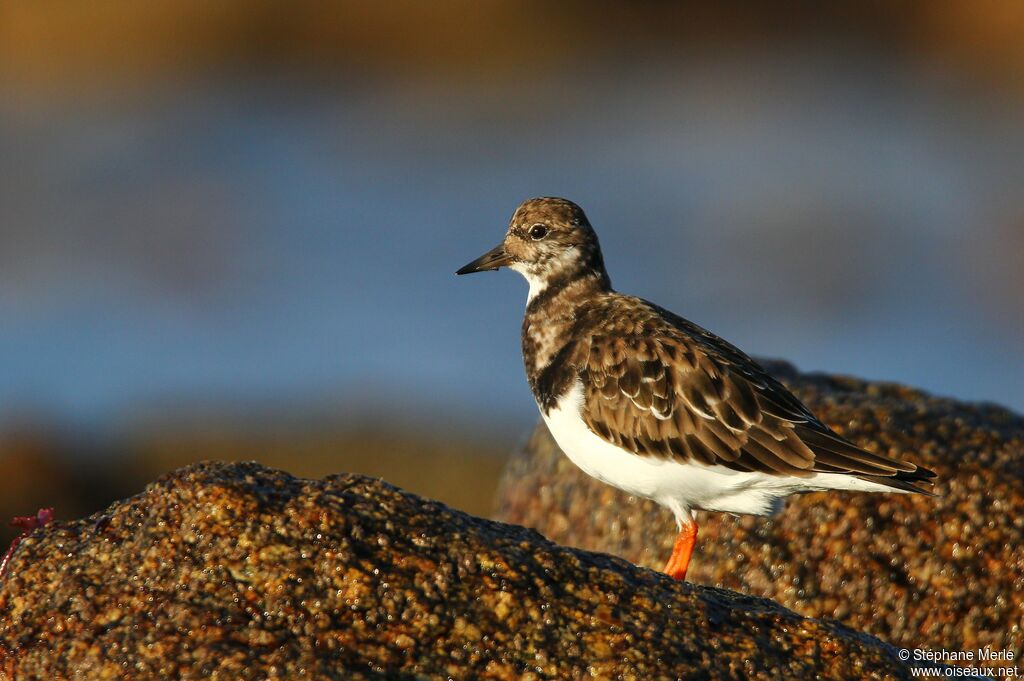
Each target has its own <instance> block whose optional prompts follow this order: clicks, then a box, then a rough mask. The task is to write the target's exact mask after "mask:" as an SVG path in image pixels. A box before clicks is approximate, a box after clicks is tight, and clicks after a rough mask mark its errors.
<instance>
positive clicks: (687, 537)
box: [665, 520, 697, 580]
mask: <svg viewBox="0 0 1024 681" xmlns="http://www.w3.org/2000/svg"><path fill="white" fill-rule="evenodd" d="M696 543H697V523H695V522H694V521H693V520H691V521H690V522H688V523H687V522H684V523H683V526H682V527H680V528H679V536H678V537H676V543H675V545H674V546H673V547H672V555H671V557H669V559H668V563H667V564H666V565H665V574H666V575H668V576H669V577H671V578H672V579H680V580H682V579H686V568H688V567H690V556H692V555H693V545H694V544H696Z"/></svg>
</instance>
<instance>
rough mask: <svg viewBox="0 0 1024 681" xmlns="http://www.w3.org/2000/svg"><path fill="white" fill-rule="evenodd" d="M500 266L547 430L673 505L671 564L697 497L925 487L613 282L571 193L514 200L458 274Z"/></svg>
mask: <svg viewBox="0 0 1024 681" xmlns="http://www.w3.org/2000/svg"><path fill="white" fill-rule="evenodd" d="M501 267H508V268H510V269H512V270H515V271H516V272H519V273H520V274H521V275H523V277H525V278H526V281H527V282H528V283H529V286H530V291H529V294H528V297H527V304H526V315H525V317H524V319H523V332H522V343H523V361H524V363H525V365H526V376H527V379H528V381H529V384H530V388H531V389H532V391H533V396H534V398H535V399H536V402H537V407H538V408H539V409H540V413H541V416H542V418H543V419H544V422H545V423H546V424H547V427H548V429H549V430H550V431H551V435H552V436H553V437H554V439H555V441H556V442H557V443H558V446H559V447H560V448H561V449H562V451H563V452H564V453H565V454H566V455H567V456H568V457H569V459H571V460H572V461H573V462H574V463H575V464H576V465H577V466H579V467H580V468H581V469H582V470H583V471H584V472H586V473H588V474H589V475H591V476H593V477H595V478H597V479H598V480H601V481H602V482H605V483H607V484H609V485H612V486H614V487H617V488H619V489H621V490H624V491H625V492H627V493H629V494H632V495H635V496H639V497H645V498H648V499H652V500H654V501H655V502H657V503H659V504H661V505H662V506H665V507H667V508H668V509H669V510H671V511H672V513H673V515H674V516H675V519H676V524H677V525H678V528H679V534H678V536H677V537H676V540H675V544H674V546H673V550H672V555H671V557H670V558H669V561H668V563H667V565H666V566H665V572H666V573H667V574H669V575H670V576H672V577H673V578H675V579H685V577H686V571H687V568H688V566H689V564H690V557H691V555H692V554H693V547H694V544H695V542H696V539H697V523H696V521H695V519H694V515H693V512H694V510H697V509H700V510H705V511H718V512H725V513H732V514H754V515H771V514H773V513H776V512H778V511H779V510H780V509H781V507H782V502H783V500H784V499H785V498H786V497H787V496H789V495H791V494H795V493H799V492H811V491H818V490H855V491H862V492H903V493H907V492H910V493H919V494H931V492H930V487H931V484H932V481H931V479H932V478H934V477H935V474H934V473H933V472H932V471H930V470H928V469H926V468H923V467H921V466H917V465H915V464H913V463H910V462H908V461H899V460H896V459H892V458H889V457H886V456H883V455H880V454H875V453H872V452H869V451H866V450H864V449H862V448H861V447H858V446H857V445H855V444H853V443H852V442H850V441H848V440H846V439H845V438H843V437H841V436H840V435H838V434H837V433H835V432H834V431H833V430H832V429H831V428H829V427H828V426H827V425H825V424H824V423H822V422H821V421H820V420H819V419H818V418H817V417H815V416H814V414H812V413H811V411H810V410H809V409H808V408H807V407H806V406H805V405H804V404H803V403H801V402H800V400H799V399H797V398H796V396H794V395H793V394H792V393H791V392H790V391H789V390H787V389H786V388H785V387H784V386H783V385H782V384H781V383H779V382H778V381H777V380H776V379H774V378H772V376H770V375H769V374H768V372H767V371H765V370H764V369H763V368H762V367H761V366H760V365H759V364H758V363H757V362H755V361H754V360H752V359H751V358H750V357H748V356H747V355H746V354H744V353H743V352H742V351H740V350H739V349H738V348H736V347H735V346H733V345H731V344H730V343H728V342H726V341H725V340H723V339H721V338H719V337H718V336H716V335H714V334H713V333H711V332H710V331H707V330H706V329H703V328H701V327H700V326H698V325H696V324H694V323H693V322H691V321H688V320H686V319H683V318H682V317H680V316H678V315H676V314H673V313H672V312H669V311H668V310H666V309H664V308H662V307H659V306H657V305H655V304H654V303H651V302H648V301H646V300H643V299H641V298H636V297H634V296H628V295H624V294H621V293H617V292H616V291H614V290H613V289H612V285H611V280H610V279H609V277H608V273H607V272H606V270H605V266H604V259H603V257H602V255H601V247H600V245H599V243H598V240H597V234H596V233H595V232H594V230H593V228H592V227H591V226H590V222H589V221H588V220H587V217H586V215H584V213H583V210H582V209H581V208H580V207H579V206H577V205H576V204H575V203H573V202H571V201H568V200H566V199H560V198H538V199H530V200H528V201H525V202H524V203H523V204H522V205H520V206H519V208H517V209H516V211H515V214H514V215H513V216H512V219H511V221H510V223H509V226H508V231H507V232H506V234H505V238H504V240H503V241H502V242H501V244H499V245H498V246H497V247H495V248H493V249H491V250H490V251H488V252H487V253H485V254H483V255H482V256H480V257H479V258H477V259H476V260H474V261H472V262H470V263H469V264H467V265H465V266H464V267H462V268H461V269H459V270H458V271H457V272H456V274H469V273H472V272H482V271H486V270H497V269H499V268H501Z"/></svg>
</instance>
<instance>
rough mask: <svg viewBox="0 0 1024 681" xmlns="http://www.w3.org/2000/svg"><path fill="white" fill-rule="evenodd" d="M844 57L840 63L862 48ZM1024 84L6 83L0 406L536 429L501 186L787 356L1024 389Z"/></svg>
mask: <svg viewBox="0 0 1024 681" xmlns="http://www.w3.org/2000/svg"><path fill="white" fill-rule="evenodd" d="M851 64H852V66H851ZM1022 109H1024V104H1022V103H1021V102H1020V101H1019V100H1003V99H994V98H993V96H991V95H986V96H981V95H979V94H978V93H976V92H974V91H972V90H971V89H970V88H969V87H968V86H966V85H963V84H949V83H944V82H933V81H932V80H930V79H929V78H928V74H919V73H911V72H907V73H903V74H893V73H890V72H888V71H886V70H885V69H883V68H882V67H880V66H878V65H876V64H874V63H873V62H871V61H869V60H865V61H864V62H863V63H861V62H858V61H857V60H856V59H854V60H852V61H851V60H850V59H845V60H842V61H838V62H836V63H828V62H826V63H821V62H819V61H816V60H809V59H798V60H796V61H792V60H784V59H780V60H776V61H774V62H773V61H770V60H751V61H749V62H747V61H743V60H738V61H736V60H723V61H721V62H715V61H709V62H707V63H688V64H685V65H676V64H671V65H649V64H648V65H643V64H640V65H637V66H636V67H634V68H633V69H632V70H631V69H625V70H621V71H613V72H609V71H608V70H607V68H604V67H602V68H596V67H595V68H592V69H581V70H580V71H579V72H573V73H562V74H557V75H555V76H549V77H546V78H543V79H538V78H532V77H530V78H528V77H526V76H524V77H523V79H522V80H512V81H509V82H504V83H501V84H489V85H481V84H479V83H476V84H467V83H460V84H447V83H444V82H440V81H439V82H430V83H422V82H420V83H410V82H373V81H363V82H356V83H352V82H324V81H323V80H320V81H315V82H313V81H309V80H306V81H290V80H289V79H288V78H287V77H285V76H281V75H279V76H277V77H274V78H266V79H262V80H248V81H244V82H238V81H237V80H233V79H228V78H225V79H223V80H219V79H212V80H209V81H205V82H202V83H197V82H191V83H177V84H165V85H160V86H153V87H152V88H149V89H147V90H146V91H144V92H135V91H131V92H127V93H121V94H119V95H116V96H115V95H114V94H112V93H104V94H93V95H91V96H88V97H87V96H81V95H79V96H73V97H72V96H67V97H64V98H58V99H52V98H41V99H38V100H36V99H25V100H23V101H15V102H6V103H4V104H2V105H0V174H2V176H3V177H4V178H5V179H4V181H3V182H2V186H0V318H2V319H3V325H2V327H0V414H2V415H3V416H2V417H0V422H4V421H11V420H17V419H19V418H23V417H25V416H26V415H28V416H31V417H33V418H43V419H48V420H51V421H53V422H57V423H60V422H67V423H84V424H92V425H100V426H109V425H116V424H124V423H126V422H130V421H131V420H132V418H133V415H135V414H138V413H141V412H146V413H149V414H152V413H157V414H160V413H164V414H166V415H168V417H170V418H173V415H174V413H175V411H176V410H178V409H182V408H186V407H187V406H188V405H190V404H193V403H196V402H203V403H212V404H221V405H236V406H237V407H238V409H240V410H241V411H244V410H245V409H246V406H247V405H254V404H281V405H282V406H286V405H294V404H305V403H309V402H316V401H318V400H323V401H327V402H336V403H338V404H340V405H349V406H350V407H351V408H353V409H357V410H358V411H360V413H376V414H379V415H381V416H382V417H384V418H386V419H395V420H396V421H402V420H403V419H404V418H412V417H422V416H426V417H430V418H433V417H437V418H440V419H443V420H445V421H450V422H452V423H453V424H464V423H465V422H466V421H467V420H468V419H474V418H475V419H483V423H488V422H493V423H496V424H497V423H503V424H508V423H514V424H520V423H521V424H523V425H524V426H525V425H526V424H528V423H530V421H531V420H532V419H533V418H534V407H533V405H532V401H531V399H530V397H529V394H528V391H527V388H526V385H525V380H524V378H523V376H522V367H521V363H520V357H519V337H518V334H519V324H520V315H521V312H522V309H523V306H524V301H525V291H526V287H525V284H524V283H523V282H522V281H521V280H519V279H518V277H517V276H516V275H514V274H512V273H509V272H503V273H498V274H483V275H476V276H474V277H460V278H458V279H456V278H455V277H454V276H453V272H454V270H455V269H456V268H457V267H459V266H460V265H462V264H464V263H465V262H466V261H468V260H470V259H471V258H473V257H476V256H477V255H479V254H480V253H482V252H483V251H484V250H486V249H488V248H490V247H491V246H493V245H494V244H495V243H497V241H498V240H499V239H500V238H501V236H502V232H503V230H504V228H505V224H506V221H507V219H508V217H509V216H510V215H511V213H512V211H513V209H514V208H515V206H516V204H517V203H518V202H519V201H520V200H521V199H523V198H526V197H529V196H533V195H562V196H566V197H569V198H572V199H573V200H575V201H577V202H578V203H580V204H581V205H583V206H584V208H585V209H586V210H587V212H588V214H589V216H590V218H591V221H592V222H593V223H594V225H595V227H596V228H597V230H598V233H599V235H600V236H601V239H602V243H603V245H604V248H605V253H606V260H607V263H608V266H609V269H610V271H611V274H612V279H613V282H615V284H616V285H617V287H618V288H619V289H620V290H624V291H627V292H631V293H635V294H638V295H642V296H644V297H648V298H651V299H653V300H655V301H657V302H659V303H660V304H662V305H665V306H667V307H669V308H671V309H673V310H675V311H677V312H679V313H680V314H683V315H684V316H686V317H689V318H691V319H693V320H694V321H696V322H698V323H700V324H702V325H705V326H707V327H709V328H711V329H712V330H714V331H716V332H717V333H719V334H720V335H723V336H725V337H726V338H728V339H730V340H732V341H733V342H734V343H736V344H737V345H739V346H740V347H742V348H744V349H745V350H747V351H748V352H750V353H751V354H755V355H761V356H773V357H783V358H786V359H789V360H791V361H793V362H795V363H796V364H797V365H798V366H800V367H802V368H804V369H814V370H825V371H831V372H841V373H850V374H856V375H860V376H865V377H870V378H875V379H885V380H894V381H900V382H905V383H909V384H913V385H916V386H920V387H923V388H926V389H929V390H932V391H934V392H937V393H941V394H945V395H952V396H956V397H959V398H962V399H967V400H990V401H996V402H1001V403H1003V404H1006V405H1008V406H1011V407H1014V408H1016V409H1018V410H1021V409H1024V352H1022V350H1024V303H1022V297H1021V296H1020V290H1021V289H1020V287H1021V285H1022V284H1024V274H1022V269H1024V268H1022V265H1021V263H1022V259H1024V236H1022V235H1021V230H1024V219H1022V216H1024V195H1022V193H1021V192H1020V191H1019V186H1020V182H1021V179H1022V178H1024V153H1022V152H1024V127H1022V126H1021V125H1020V123H1019V121H1021V120H1024V110H1022Z"/></svg>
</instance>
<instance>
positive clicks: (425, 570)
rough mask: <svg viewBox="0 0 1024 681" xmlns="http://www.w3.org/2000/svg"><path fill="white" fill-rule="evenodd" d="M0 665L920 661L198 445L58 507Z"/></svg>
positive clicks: (265, 675)
mask: <svg viewBox="0 0 1024 681" xmlns="http://www.w3.org/2000/svg"><path fill="white" fill-rule="evenodd" d="M0 622H2V624H0V670H2V672H0V677H3V678H7V679H11V678H16V679H18V680H19V681H21V680H23V679H37V678H38V679H57V678H82V679H91V680H96V679H122V678H131V679H135V680H145V679H167V678H175V679H269V678H289V679H297V678H309V679H371V678H388V679H428V678H430V679H433V678H445V677H450V678H458V679H465V678H493V679H573V678H585V677H586V678H592V677H596V678H620V679H662V678H665V679H670V678H680V677H686V678H701V679H735V678H782V677H786V678H837V679H865V678H875V679H883V678H884V679H909V678H911V677H910V670H909V669H908V668H907V667H905V666H903V664H902V663H901V662H900V661H899V659H898V657H897V654H896V651H895V649H893V648H891V647H890V646H888V645H886V644H884V643H882V642H880V641H878V640H876V639H873V638H871V637H868V636H865V635H862V634H858V633H855V632H853V631H851V630H849V629H847V628H845V627H843V626H841V625H839V624H837V623H834V622H828V621H818V620H813V619H806V618H803V617H800V616H798V615H795V614H794V613H792V612H790V611H788V610H786V609H785V608H782V607H780V606H779V605H777V604H775V603H772V602H770V601H767V600H763V599H758V598H751V597H747V596H742V595H739V594H735V593H730V592H728V591H723V590H719V589H713V588H706V587H700V586H694V585H691V584H686V583H678V582H673V581H672V580H670V579H668V578H666V577H664V576H663V575H660V574H658V573H656V572H652V571H649V570H644V569H640V568H637V567H635V566H633V565H632V564H630V563H628V562H626V561H624V560H621V559H618V558H614V557H611V556H606V555H599V554H593V553H588V552H585V551H580V550H577V549H570V548H564V547H560V546H557V545H555V544H552V543H551V542H549V541H547V540H545V539H544V538H543V537H541V536H540V535H538V534H537V533H536V532H534V531H532V530H527V529H524V528H521V527H516V526H512V525H505V524H502V523H498V522H494V521H489V520H483V519H480V518H475V517H472V516H469V515H466V514H464V513H461V512H458V511H454V510H452V509H450V508H448V507H446V506H444V505H442V504H439V503H437V502H433V501H428V500H425V499H422V498H420V497H416V496H414V495H411V494H408V493H405V492H402V491H401V490H398V489H396V488H394V487H391V486H390V485H387V484H385V483H383V482H381V481H379V480H377V479H373V478H367V477H362V476H357V475H336V476H331V477H328V478H326V479H324V480H320V481H313V480H304V479H299V478H294V477H292V476H290V475H288V474H286V473H283V472H280V471H275V470H271V469H267V468H263V467H261V466H259V465H256V464H216V463H205V464H197V465H194V466H191V467H188V468H184V469H181V470H179V471H177V472H175V473H172V474H170V475H168V476H166V477H164V478H163V479H161V480H160V481H158V482H157V483H155V484H152V485H150V486H149V487H148V488H147V489H146V491H145V492H143V493H142V494H140V495H138V496H136V497H133V498H130V499H127V500H125V501H121V502H118V503H115V504H114V505H113V506H111V507H110V508H109V509H108V510H107V511H106V512H105V514H103V515H97V516H93V517H89V518H85V519H83V520H76V521H70V522H61V521H57V522H55V523H52V524H50V525H48V526H47V527H45V528H43V529H40V530H37V531H35V532H34V533H33V534H32V535H31V536H30V537H29V538H27V539H25V540H24V541H23V542H22V543H21V545H20V546H19V548H18V550H17V551H16V553H15V556H14V560H13V563H12V565H11V571H10V572H9V573H8V575H7V576H6V577H5V578H4V581H3V584H2V586H0Z"/></svg>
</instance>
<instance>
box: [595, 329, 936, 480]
mask: <svg viewBox="0 0 1024 681" xmlns="http://www.w3.org/2000/svg"><path fill="white" fill-rule="evenodd" d="M672 321H673V323H672V324H669V323H668V322H664V327H665V328H664V329H658V330H657V331H658V333H650V332H649V331H650V329H647V331H648V332H647V333H641V334H635V335H627V334H622V335H618V334H608V335H595V336H592V337H590V339H589V342H587V341H584V342H583V343H581V344H580V346H579V347H578V348H577V353H578V354H577V361H578V362H579V364H578V366H579V369H580V373H581V377H582V379H583V384H584V403H583V419H584V421H585V422H586V424H587V425H588V426H589V427H590V429H591V430H592V431H594V433H596V434H597V435H599V436H600V437H602V438H603V439H605V440H607V441H609V442H611V443H613V444H615V445H618V446H620V447H623V448H624V449H627V450H629V451H631V452H634V453H636V454H639V455H642V456H653V457H658V458H672V459H676V460H679V461H695V462H699V463H703V464H709V465H721V466H726V467H728V468H732V469H735V470H740V471H763V472H766V473H771V474H784V475H794V476H807V475H810V474H812V473H816V472H831V473H850V474H853V475H857V476H860V477H867V478H869V479H875V477H876V476H880V477H884V478H886V479H887V484H893V485H894V486H897V487H902V486H903V485H902V484H896V483H898V482H901V480H902V478H903V477H904V474H908V473H909V474H910V476H909V477H911V478H917V477H918V475H917V473H916V471H917V470H918V469H917V467H916V466H914V464H911V463H907V462H902V461H894V460H890V459H887V458H885V457H882V456H878V455H875V454H872V453H870V452H867V451H864V450H862V449H860V448H858V447H856V446H855V445H853V444H852V443H850V442H848V441H846V440H844V439H842V438H841V437H840V436H839V435H836V434H835V433H834V432H832V431H831V430H830V429H829V428H828V427H827V426H825V425H824V424H822V423H821V422H820V421H818V420H817V419H816V418H815V417H814V416H813V415H812V414H811V413H810V412H809V411H808V410H807V408H806V407H804V405H803V404H801V403H800V401H799V400H797V399H796V397H794V396H793V395H792V393H790V392H789V391H788V390H786V388H785V387H783V386H782V385H781V384H780V383H778V382H777V381H775V380H774V379H773V378H771V376H769V375H768V374H767V373H766V372H765V371H764V370H763V369H762V368H761V367H760V366H759V365H758V364H757V363H756V362H754V361H753V360H752V359H750V358H749V357H747V356H746V355H744V354H743V353H742V352H741V351H740V350H738V349H737V348H735V347H733V346H732V345H729V344H728V343H726V342H725V341H723V340H722V339H720V338H718V337H717V336H714V335H713V334H711V333H710V332H708V331H705V330H704V329H701V328H700V327H698V326H696V325H694V324H691V323H690V322H687V321H686V320H683V319H681V318H677V319H673V320H672ZM925 472H926V471H924V469H921V471H920V473H921V476H920V477H928V476H926V475H924V473H925ZM893 476H895V478H894V477H893ZM908 481H909V480H908Z"/></svg>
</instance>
